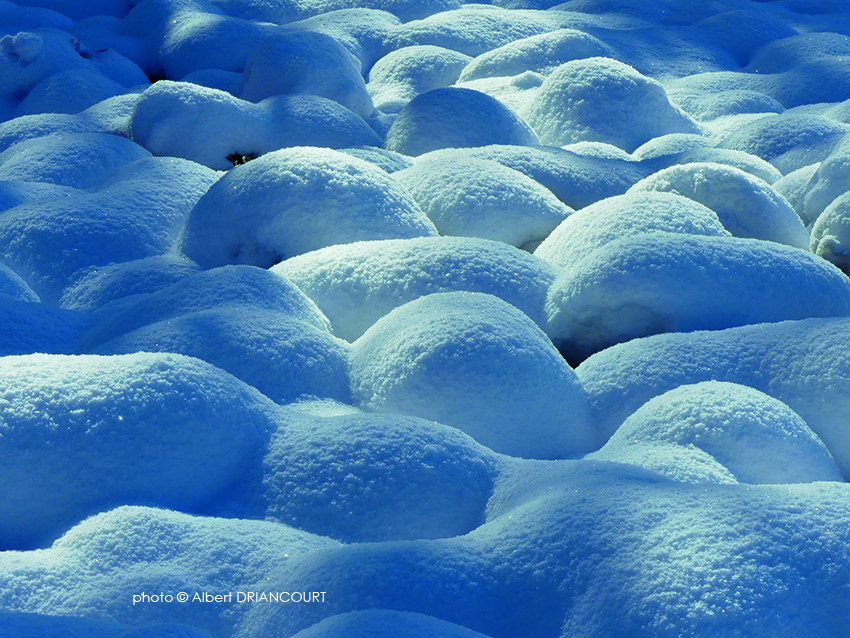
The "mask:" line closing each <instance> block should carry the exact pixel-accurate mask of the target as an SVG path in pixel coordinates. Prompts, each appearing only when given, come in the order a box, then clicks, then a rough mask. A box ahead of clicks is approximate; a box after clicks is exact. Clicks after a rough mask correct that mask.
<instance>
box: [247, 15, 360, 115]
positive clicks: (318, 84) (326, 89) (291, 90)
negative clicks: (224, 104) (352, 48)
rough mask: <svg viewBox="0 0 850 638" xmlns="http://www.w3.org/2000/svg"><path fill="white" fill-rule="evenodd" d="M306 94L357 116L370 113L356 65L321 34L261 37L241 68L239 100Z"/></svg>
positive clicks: (352, 59)
mask: <svg viewBox="0 0 850 638" xmlns="http://www.w3.org/2000/svg"><path fill="white" fill-rule="evenodd" d="M302 93H303V94H308V95H317V96H319V97H324V98H327V99H329V100H333V101H335V102H339V103H340V104H342V105H343V106H344V107H346V108H348V109H350V110H351V111H353V112H354V113H355V114H357V115H359V116H360V117H369V116H370V115H372V112H373V111H374V107H373V106H372V100H371V98H370V97H369V93H368V92H367V91H366V84H365V82H364V81H363V76H362V75H360V62H359V60H357V58H355V57H354V56H353V55H352V54H351V53H349V52H348V51H347V50H346V49H345V48H344V47H343V46H342V45H341V44H339V42H337V41H336V40H334V39H333V38H332V37H330V36H328V35H325V34H323V33H315V32H309V31H291V32H280V33H276V34H274V35H271V36H268V37H266V38H263V39H262V40H261V41H260V42H259V44H258V45H257V46H256V48H255V49H254V50H253V52H252V53H251V56H250V57H249V58H248V61H247V62H246V64H245V75H244V84H243V85H242V88H241V92H240V97H242V99H245V100H250V101H251V102H259V101H260V100H262V99H264V98H267V97H271V96H273V95H288V94H302Z"/></svg>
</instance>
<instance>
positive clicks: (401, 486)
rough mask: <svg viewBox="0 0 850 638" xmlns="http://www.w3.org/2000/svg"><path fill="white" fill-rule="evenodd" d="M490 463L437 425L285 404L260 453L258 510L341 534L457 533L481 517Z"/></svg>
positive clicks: (346, 537) (355, 537)
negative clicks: (263, 507) (262, 502)
mask: <svg viewBox="0 0 850 638" xmlns="http://www.w3.org/2000/svg"><path fill="white" fill-rule="evenodd" d="M494 468H495V459H494V455H493V454H492V453H491V452H490V451H489V450H487V449H486V448H484V447H482V446H480V445H478V444H477V443H475V442H474V441H473V440H472V439H471V438H470V437H468V436H467V435H465V434H463V433H462V432H459V431H458V430H455V429H454V428H450V427H448V426H445V425H440V424H438V423H433V422H431V421H425V420H422V419H417V418H413V417H405V416H399V415H378V414H363V413H360V412H354V413H352V414H344V415H336V416H317V415H311V414H308V413H306V412H300V411H298V410H296V409H290V410H287V411H286V412H285V416H284V417H283V424H282V426H281V427H280V428H279V429H278V430H277V432H276V433H275V434H274V435H273V436H272V440H271V442H270V444H269V449H268V453H267V454H266V457H265V461H264V478H263V489H264V495H265V498H266V500H267V502H268V510H267V511H266V516H267V518H270V519H272V520H278V521H280V522H282V523H286V524H288V525H293V526H295V527H298V528H299V529H302V530H306V531H309V532H311V533H314V534H320V535H322V536H330V537H332V538H336V539H338V540H341V541H343V542H373V541H386V540H404V539H411V540H412V539H420V538H443V537H449V536H458V535H461V534H466V533H467V532H469V531H471V530H473V529H475V528H476V527H478V526H479V525H481V524H482V523H483V522H484V513H485V510H486V506H487V499H488V498H489V497H490V494H491V492H492V489H493V479H494Z"/></svg>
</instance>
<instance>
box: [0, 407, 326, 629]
mask: <svg viewBox="0 0 850 638" xmlns="http://www.w3.org/2000/svg"><path fill="white" fill-rule="evenodd" d="M236 418H238V417H235V414H234V419H236ZM237 429H238V428H237ZM194 443H195V445H197V446H201V445H202V444H203V442H202V441H200V440H196V441H195V442H194ZM225 449H226V448H225ZM79 469H80V468H79V467H78V468H77V473H78V474H79ZM165 469H166V470H170V469H171V468H168V467H166V468H165ZM208 471H209V472H215V471H216V467H215V466H214V465H213V466H212V467H210V468H207V467H203V468H201V469H200V470H199V471H198V473H197V474H196V475H195V476H194V482H195V483H203V480H201V479H202V478H203V477H204V476H205V475H206V474H207V472H208ZM101 482H105V481H103V480H102V478H101ZM339 546H340V544H339V543H338V542H337V541H334V540H331V539H329V538H323V537H320V536H315V535H313V534H309V533H307V532H303V531H300V530H297V529H293V528H291V527H287V526H285V525H281V524H279V523H272V522H268V521H251V520H239V519H228V518H221V517H215V518H214V517H208V516H192V515H189V514H186V513H181V512H177V511H170V510H166V509H158V508H154V507H140V506H122V507H117V508H115V509H112V510H110V511H107V512H104V513H101V514H97V515H96V516H92V517H91V518H88V519H86V520H84V521H82V522H81V523H79V524H77V525H76V526H74V527H73V528H72V529H71V530H69V531H68V532H67V533H66V534H65V535H64V536H62V537H61V538H59V539H58V540H57V541H56V542H55V543H54V544H53V545H52V546H50V547H49V548H47V549H45V550H42V551H38V552H26V553H24V552H4V553H3V554H2V555H0V588H2V589H3V590H4V591H7V592H14V594H13V598H12V599H10V600H9V603H10V604H9V605H8V606H9V607H11V608H14V609H21V608H23V609H26V610H27V611H28V612H29V613H41V614H50V615H76V614H84V615H86V616H90V617H92V616H93V617H98V618H101V619H113V620H115V619H119V618H120V619H121V620H123V621H124V622H133V623H134V624H135V625H137V627H138V628H137V629H136V630H135V631H134V632H131V633H129V634H122V635H121V637H120V638H201V637H203V636H205V633H204V630H206V631H208V632H209V633H210V634H211V635H213V636H227V635H232V634H233V632H234V630H235V627H234V625H235V624H236V620H237V619H238V616H239V615H241V614H242V613H244V611H245V609H244V608H245V607H248V606H249V605H244V604H243V605H238V604H236V603H235V602H234V603H233V604H231V605H228V606H226V607H224V608H223V606H222V605H221V604H215V603H201V602H200V601H199V600H198V601H195V602H194V603H192V602H191V600H192V599H191V598H190V601H189V602H187V603H185V604H179V603H177V602H176V601H175V602H173V603H171V604H168V603H164V604H157V603H154V604H141V603H138V604H136V605H133V596H134V595H137V596H138V595H140V594H141V592H143V591H144V592H145V593H146V594H148V595H150V594H152V593H154V592H155V593H157V594H159V593H161V592H162V593H171V592H172V591H173V592H174V594H176V593H177V592H178V591H184V592H186V593H189V594H190V595H191V596H194V594H195V593H198V594H201V593H202V592H205V591H206V592H208V593H210V594H213V593H214V592H222V593H224V592H230V591H233V592H236V591H243V592H244V591H254V588H255V586H256V583H257V581H258V580H259V578H261V577H262V574H263V573H264V572H265V570H266V569H268V567H269V566H270V565H271V564H272V563H274V564H276V565H279V566H282V565H283V564H285V563H286V562H288V561H291V560H294V559H296V558H297V557H298V556H300V555H306V554H310V553H317V552H321V551H325V550H328V549H331V548H336V547H339ZM47 572H50V574H51V577H49V578H45V577H44V574H45V573H47ZM39 574H41V575H42V576H39ZM58 582H61V583H63V586H64V589H62V590H60V589H59V588H57V586H56V583H58ZM293 591H294V590H293ZM174 594H172V595H174ZM231 600H234V601H235V600H236V596H235V595H234V596H233V597H232V599H231ZM234 612H235V613H234ZM153 623H157V624H159V623H184V624H186V625H190V626H192V627H193V629H194V632H193V631H191V630H188V629H183V630H182V631H184V632H186V633H182V632H178V631H175V628H172V629H171V633H165V635H163V636H161V635H160V634H157V633H152V634H151V635H150V636H149V635H148V634H147V633H145V632H146V631H147V629H145V628H144V626H145V625H147V624H153ZM0 626H2V625H0ZM62 638H65V637H64V636H63V637H62ZM80 638H83V637H80ZM84 638H100V637H99V636H97V634H95V636H94V637H92V636H91V635H90V634H88V635H84ZM110 638H111V637H110Z"/></svg>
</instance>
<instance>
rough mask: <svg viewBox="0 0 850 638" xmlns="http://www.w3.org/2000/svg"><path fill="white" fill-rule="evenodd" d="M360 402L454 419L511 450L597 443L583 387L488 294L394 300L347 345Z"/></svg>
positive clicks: (566, 451)
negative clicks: (393, 306)
mask: <svg viewBox="0 0 850 638" xmlns="http://www.w3.org/2000/svg"><path fill="white" fill-rule="evenodd" d="M351 385H352V391H353V393H354V399H355V401H357V402H358V403H359V405H360V406H361V407H363V408H364V409H367V410H370V411H377V412H382V413H385V412H398V413H401V414H409V415H412V416H418V417H422V418H426V419H433V420H435V421H438V422H440V423H445V424H446V425H451V426H453V427H456V428H458V429H460V430H463V431H464V432H466V433H467V434H469V435H471V436H472V437H473V438H474V439H475V440H476V441H478V442H479V443H481V444H483V445H486V446H487V447H489V448H491V449H493V450H495V451H496V452H501V453H504V454H509V455H511V456H520V457H526V458H528V457H531V458H559V457H564V456H568V455H571V454H580V453H583V452H589V451H590V450H592V449H594V448H595V447H596V446H597V441H596V435H595V432H594V428H593V424H592V422H591V421H590V418H589V413H588V411H587V406H586V399H585V397H584V390H583V389H582V387H581V385H580V384H579V383H578V381H577V379H576V376H575V373H574V372H573V370H572V369H571V368H570V367H569V366H568V365H567V364H566V362H564V360H563V359H562V358H561V356H560V355H559V354H558V352H557V350H555V348H554V347H553V346H552V344H551V342H550V341H549V340H548V339H547V337H546V335H545V334H544V333H543V331H541V330H540V328H538V327H537V325H535V324H534V322H533V321H531V319H529V318H528V317H527V316H526V315H525V314H523V313H522V312H520V311H519V310H517V309H516V308H515V307H513V306H511V305H510V304H508V303H506V302H504V301H502V300H501V299H498V298H497V297H493V296H491V295H487V294H481V293H468V292H447V293H436V294H432V295H428V296H425V297H421V298H420V299H417V300H415V301H411V302H410V303H407V304H405V305H403V306H400V307H398V308H396V309H395V310H393V311H392V312H390V313H389V314H388V315H386V316H385V317H383V318H381V319H380V320H379V321H378V322H377V323H375V325H373V326H372V327H371V328H369V330H367V331H366V332H365V333H364V335H363V336H362V337H360V338H359V339H358V340H357V341H356V342H355V343H354V345H353V348H352V352H351Z"/></svg>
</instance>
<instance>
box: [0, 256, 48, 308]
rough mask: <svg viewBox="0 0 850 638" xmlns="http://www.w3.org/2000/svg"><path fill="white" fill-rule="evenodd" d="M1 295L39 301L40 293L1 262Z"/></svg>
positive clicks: (20, 299)
mask: <svg viewBox="0 0 850 638" xmlns="http://www.w3.org/2000/svg"><path fill="white" fill-rule="evenodd" d="M0 297H3V298H11V299H17V300H18V301H28V302H31V303H38V302H39V299H38V295H37V294H35V293H34V292H33V291H32V288H30V287H29V286H27V283H26V282H25V281H24V280H23V279H21V278H20V277H19V276H18V273H16V272H15V271H14V270H12V269H11V268H9V267H8V266H5V265H3V264H0Z"/></svg>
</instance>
